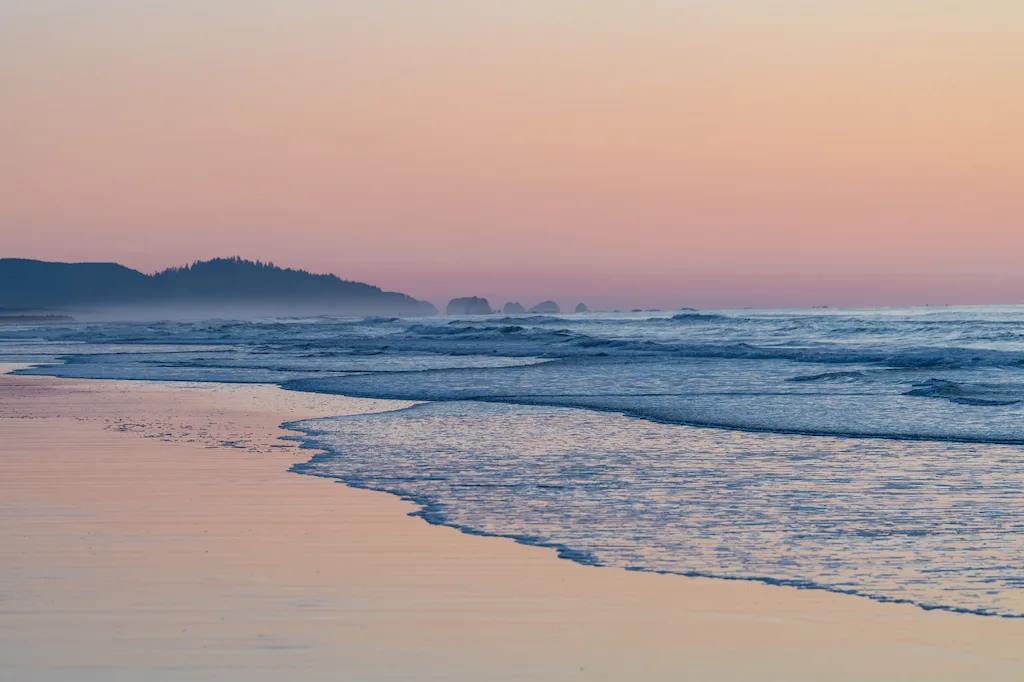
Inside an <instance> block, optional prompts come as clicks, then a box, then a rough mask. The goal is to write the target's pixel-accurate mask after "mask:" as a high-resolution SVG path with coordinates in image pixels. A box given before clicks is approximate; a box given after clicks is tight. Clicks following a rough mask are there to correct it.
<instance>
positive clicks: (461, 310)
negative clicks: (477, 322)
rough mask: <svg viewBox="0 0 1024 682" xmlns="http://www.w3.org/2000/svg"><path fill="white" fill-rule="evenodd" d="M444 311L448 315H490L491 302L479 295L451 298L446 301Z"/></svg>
mask: <svg viewBox="0 0 1024 682" xmlns="http://www.w3.org/2000/svg"><path fill="white" fill-rule="evenodd" d="M445 312H446V313H447V314H449V315H490V314H491V304H490V303H488V302H487V299H486V298H480V297H479V296H466V297H464V298H453V299H452V300H451V301H449V302H448V307H447V308H446V309H445Z"/></svg>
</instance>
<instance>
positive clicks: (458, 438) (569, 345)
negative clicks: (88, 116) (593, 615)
mask: <svg viewBox="0 0 1024 682" xmlns="http://www.w3.org/2000/svg"><path fill="white" fill-rule="evenodd" d="M0 357H2V358H3V359H5V360H13V361H19V362H20V361H24V362H38V363H52V364H42V365H40V366H38V367H36V368H34V369H30V370H26V371H25V373H30V374H32V373H34V374H51V375H58V376H70V377H96V378H124V379H164V380H188V381H196V380H202V381H222V382H257V383H276V384H280V385H282V386H284V387H285V388H289V389H293V390H303V391H316V392H325V393H339V394H345V395H352V396H363V397H374V398H398V399H411V400H420V401H427V402H428V404H425V405H420V406H418V407H415V408H412V409H409V410H405V411H401V412H395V413H389V414H378V415H367V416H361V417H346V418H337V419H326V420H315V421H309V422H302V423H300V424H298V425H297V426H298V427H299V428H300V429H301V430H303V431H305V432H306V433H307V440H308V442H309V443H310V445H311V446H315V447H317V448H321V449H323V450H324V451H325V453H326V454H323V455H318V456H317V457H315V458H314V459H313V460H312V461H311V462H310V463H309V464H307V465H303V466H300V467H297V470H299V471H301V472H303V473H309V474H315V475H320V476H328V477H333V478H338V479H341V480H344V481H346V482H349V483H351V484H353V485H360V486H364V487H369V488H374V489H381V490H387V491H390V492H393V493H396V494H401V495H404V496H407V497H410V498H412V499H415V500H417V501H418V502H420V503H421V504H423V505H424V512H423V515H424V516H425V517H426V518H428V520H430V521H432V522H435V523H445V524H449V525H454V526H458V527H460V528H463V529H464V530H467V531H470V532H482V533H491V534H497V535H507V536H511V537H516V538H518V539H520V540H521V541H524V542H530V543H535V544H541V545H549V546H553V547H558V548H559V549H560V551H561V552H562V554H563V556H565V557H567V558H572V559H575V560H578V561H584V562H592V563H601V564H607V565H613V566H621V567H626V568H632V569H639V570H656V571H665V572H673V573H685V574H695V575H696V574H699V575H712V576H721V577H730V578H742V579H757V580H764V581H767V582H779V583H785V584H793V585H799V586H804V587H819V588H823V589H831V590H839V591H846V592H851V593H856V594H862V595H865V596H869V597H872V598H876V599H880V600H895V601H909V602H913V603H916V604H919V605H922V606H926V607H932V608H945V609H952V610H964V611H971V612H977V613H985V614H993V615H1002V616H1024V559H1022V558H1021V557H1024V474H1022V473H1021V472H1022V468H1021V466H1020V461H1021V460H1020V457H1021V455H1022V454H1024V449H1022V447H1021V446H1022V445H1024V308H1022V307H990V308H940V309H881V310H791V311H726V312H720V313H697V312H689V311H686V312H681V313H679V314H675V315H673V314H670V313H666V314H655V315H652V314H650V313H647V314H586V315H565V316H536V315H535V316H511V317H505V316H489V317H476V318H455V319H452V318H419V319H400V318H366V319H329V318H308V319H267V320H261V321H248V322H237V321H227V320H213V321H205V322H162V323H152V324H148V323H147V324H141V323H118V324H104V323H89V324H78V325H49V326H46V327H31V326H17V327H9V328H3V329H0ZM695 427H700V428H695Z"/></svg>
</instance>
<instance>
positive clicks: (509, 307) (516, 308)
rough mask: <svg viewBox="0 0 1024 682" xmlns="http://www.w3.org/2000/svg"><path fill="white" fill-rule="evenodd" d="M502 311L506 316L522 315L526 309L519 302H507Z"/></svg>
mask: <svg viewBox="0 0 1024 682" xmlns="http://www.w3.org/2000/svg"><path fill="white" fill-rule="evenodd" d="M502 310H503V312H504V313H505V314H506V315H522V314H523V313H525V312H526V308H524V307H523V304H522V303H520V302H519V301H509V302H508V303H506V304H505V307H504V308H503V309H502Z"/></svg>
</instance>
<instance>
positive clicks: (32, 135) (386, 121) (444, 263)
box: [0, 0, 1024, 308]
mask: <svg viewBox="0 0 1024 682" xmlns="http://www.w3.org/2000/svg"><path fill="white" fill-rule="evenodd" d="M1022 74H1024V2H1021V1H1020V0H858V1H857V2H845V3H844V2H823V1H822V0H631V1H627V0H516V1H514V2H512V1H509V2H480V1H479V0H430V2H418V1H416V0H289V1H287V2H286V1H284V0H278V1H275V2H271V1H269V0H174V1H173V2H172V1H170V0H167V1H164V2H158V1H156V0H90V1H89V2H85V1H84V0H0V257H25V258H39V259H45V260H73V261H93V260H100V261H118V262H121V263H124V264H126V265H129V266H132V267H136V268H139V269H142V270H144V271H154V270H157V269H161V268H164V267H167V266H171V265H178V264H182V263H185V262H189V261H192V260H196V259H205V258H210V257H214V256H227V255H235V254H238V255H242V256H245V257H250V258H259V259H264V260H272V261H274V262H276V263H278V264H280V265H286V266H293V267H302V268H307V269H310V270H314V271H318V272H334V273H337V274H338V275H340V276H342V277H345V278H347V279H355V280H360V281H367V282H371V283H373V284H377V285H379V286H382V287H384V288H386V289H391V290H400V291H404V292H406V293H409V294H411V295H414V296H417V297H419V298H425V299H429V300H431V301H434V302H435V303H438V304H443V303H444V302H446V301H447V299H448V298H451V297H453V296H461V295H482V296H487V297H488V298H490V299H491V301H492V303H494V304H500V303H501V302H504V301H506V300H520V301H522V302H523V303H524V304H527V305H530V304H532V303H535V302H536V301H538V300H541V299H547V298H554V299H555V300H558V301H559V302H561V303H562V304H563V305H575V303H576V302H578V301H585V302H587V303H588V304H590V305H591V307H604V308H631V307H644V308H648V307H665V308H671V307H679V306H695V307H738V306H769V307H771V306H808V305H901V304H926V303H927V304H944V303H1014V302H1017V303H1024V267H1021V263H1022V262H1024V75H1022Z"/></svg>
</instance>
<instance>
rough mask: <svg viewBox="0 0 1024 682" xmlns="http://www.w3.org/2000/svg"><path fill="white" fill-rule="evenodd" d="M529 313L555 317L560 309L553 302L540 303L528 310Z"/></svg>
mask: <svg viewBox="0 0 1024 682" xmlns="http://www.w3.org/2000/svg"><path fill="white" fill-rule="evenodd" d="M530 312H531V313H534V314H537V315H557V314H558V313H560V312H562V309H561V308H559V307H558V304H557V303H555V302H554V301H542V302H540V303H538V304H537V305H535V306H533V307H532V308H530Z"/></svg>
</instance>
